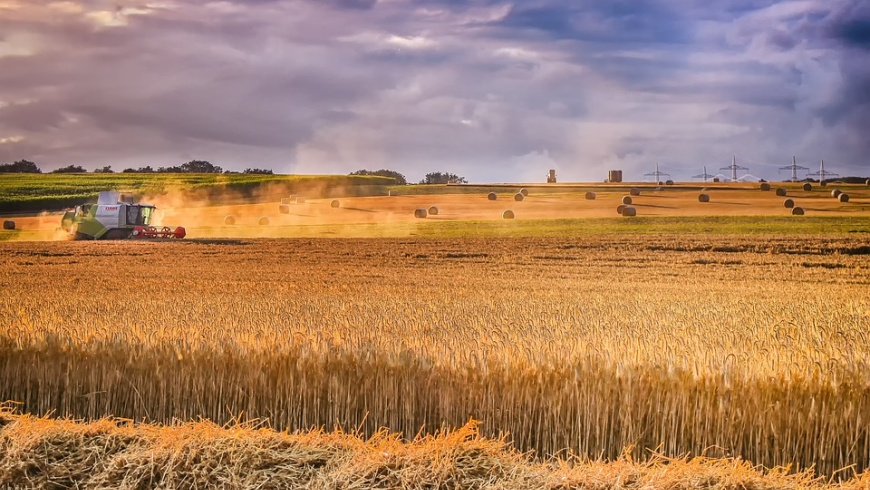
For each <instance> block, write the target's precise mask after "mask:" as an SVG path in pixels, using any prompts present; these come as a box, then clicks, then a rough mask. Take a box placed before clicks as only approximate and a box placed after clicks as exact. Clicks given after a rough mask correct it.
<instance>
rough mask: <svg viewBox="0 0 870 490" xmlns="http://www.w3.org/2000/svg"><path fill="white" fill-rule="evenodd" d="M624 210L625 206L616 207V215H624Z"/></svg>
mask: <svg viewBox="0 0 870 490" xmlns="http://www.w3.org/2000/svg"><path fill="white" fill-rule="evenodd" d="M624 209H625V204H620V205H619V206H616V214H622V210H624Z"/></svg>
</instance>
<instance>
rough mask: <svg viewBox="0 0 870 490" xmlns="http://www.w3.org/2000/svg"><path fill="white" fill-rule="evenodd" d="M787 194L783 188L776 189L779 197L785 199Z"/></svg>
mask: <svg viewBox="0 0 870 490" xmlns="http://www.w3.org/2000/svg"><path fill="white" fill-rule="evenodd" d="M785 194H786V192H785V189H783V188H782V187H777V188H776V195H777V196H780V197H783V196H785Z"/></svg>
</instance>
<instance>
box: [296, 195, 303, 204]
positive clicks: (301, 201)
mask: <svg viewBox="0 0 870 490" xmlns="http://www.w3.org/2000/svg"><path fill="white" fill-rule="evenodd" d="M296 204H305V198H304V197H299V196H297V197H296Z"/></svg>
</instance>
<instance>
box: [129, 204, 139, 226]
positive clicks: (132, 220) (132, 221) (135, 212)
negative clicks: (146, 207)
mask: <svg viewBox="0 0 870 490" xmlns="http://www.w3.org/2000/svg"><path fill="white" fill-rule="evenodd" d="M139 221H140V217H139V206H127V224H128V225H141V224H142V223H140V222H139Z"/></svg>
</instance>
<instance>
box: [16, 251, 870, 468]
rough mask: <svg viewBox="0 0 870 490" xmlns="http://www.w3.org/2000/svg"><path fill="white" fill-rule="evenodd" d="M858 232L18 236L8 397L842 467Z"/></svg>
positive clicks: (68, 409) (63, 409)
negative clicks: (472, 430)
mask: <svg viewBox="0 0 870 490" xmlns="http://www.w3.org/2000/svg"><path fill="white" fill-rule="evenodd" d="M868 251H870V239H868V238H866V237H863V236H845V235H844V236H839V237H829V238H825V237H819V236H813V237H802V236H795V237H779V238H775V237H741V236H733V237H717V236H712V237H709V236H698V237H685V236H684V237H678V236H669V235H660V236H649V237H644V238H643V239H637V238H632V237H618V236H614V237H606V238H594V237H591V238H572V239H560V238H537V239H486V240H483V239H481V240H477V239H461V240H460V239H457V240H445V239H441V240H439V239H425V240H424V239H395V240H392V239H382V240H365V239H360V240H339V239H335V240H306V239H299V240H212V241H205V240H204V241H191V242H186V243H146V244H143V243H121V244H119V243H63V242H61V243H4V244H0V286H2V290H3V291H4V294H3V295H2V299H0V399H2V400H9V401H11V402H12V405H11V406H12V407H14V410H15V411H16V412H17V413H32V414H37V415H43V414H50V415H52V416H55V417H56V416H70V417H74V418H79V419H85V420H98V419H100V418H102V417H106V416H110V417H116V418H125V419H131V420H135V421H148V422H156V423H161V424H171V423H173V422H175V421H191V420H200V419H206V420H209V421H213V422H214V423H217V424H225V423H228V422H232V421H234V420H246V419H257V420H259V421H260V423H263V424H265V425H267V426H268V427H270V428H272V429H276V430H282V431H283V430H288V431H291V432H293V431H306V430H309V429H318V430H319V429H323V430H326V431H332V430H335V429H343V430H345V431H353V432H358V433H359V434H360V436H361V437H370V436H372V435H375V434H378V433H379V431H380V430H381V429H382V428H387V429H389V430H390V431H392V432H393V433H398V434H401V436H402V437H403V438H406V439H409V440H410V439H414V438H415V436H418V435H419V436H424V435H426V434H433V433H436V432H437V431H439V430H442V429H448V428H458V427H462V426H463V425H465V424H466V423H467V422H468V421H469V420H470V419H475V420H479V421H481V425H480V428H479V430H480V432H481V434H482V435H484V436H487V437H490V438H498V437H503V438H504V441H506V443H507V444H509V445H510V447H512V448H515V449H516V450H518V451H520V452H522V453H524V456H525V457H527V458H528V459H529V460H531V461H554V460H556V461H571V460H574V459H573V458H574V457H577V458H579V460H597V459H601V460H604V461H608V460H619V458H625V457H629V458H632V459H633V460H635V461H644V460H647V459H650V458H654V457H658V456H654V455H661V456H662V457H683V456H688V457H696V456H703V457H710V458H742V459H743V460H746V461H749V462H751V463H752V464H758V465H763V466H765V467H774V466H778V465H788V466H789V468H790V469H791V470H792V471H800V470H804V469H808V468H811V469H812V470H813V471H814V472H815V473H816V474H819V475H826V476H829V477H831V476H834V477H836V478H849V477H852V476H853V475H858V474H860V473H862V472H863V471H864V470H865V469H866V468H867V465H868V461H870V422H868V421H870V339H868V334H870V328H868V327H870V287H868V285H870V267H868V264H867V262H866V254H867V253H868ZM566 464H567V463H566ZM858 478H861V477H858ZM856 481H857V480H856ZM862 481H863V480H862Z"/></svg>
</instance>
